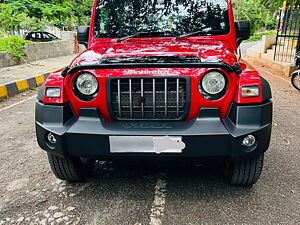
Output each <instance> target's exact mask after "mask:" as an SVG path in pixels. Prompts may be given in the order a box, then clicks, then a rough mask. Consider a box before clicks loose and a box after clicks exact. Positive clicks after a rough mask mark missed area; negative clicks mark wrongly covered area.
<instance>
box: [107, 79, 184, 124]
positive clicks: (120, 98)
mask: <svg viewBox="0 0 300 225" xmlns="http://www.w3.org/2000/svg"><path fill="white" fill-rule="evenodd" d="M187 91H189V90H187V79H185V78H181V77H167V78H166V77H140V78H136V77H134V78H112V79H110V92H111V93H110V94H109V96H110V101H109V102H111V105H110V113H111V115H112V118H114V119H116V120H181V119H184V117H185V115H186V110H187V107H186V106H187V104H188V103H187V102H188V101H187V97H188V94H187Z"/></svg>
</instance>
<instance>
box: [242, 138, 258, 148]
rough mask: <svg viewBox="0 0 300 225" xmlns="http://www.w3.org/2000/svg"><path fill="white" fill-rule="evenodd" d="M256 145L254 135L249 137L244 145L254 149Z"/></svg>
mask: <svg viewBox="0 0 300 225" xmlns="http://www.w3.org/2000/svg"><path fill="white" fill-rule="evenodd" d="M255 143H256V139H255V137H254V136H253V135H248V136H247V137H245V138H244V140H243V145H244V146H246V147H252V146H253V145H254V144H255Z"/></svg>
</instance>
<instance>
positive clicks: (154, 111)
mask: <svg viewBox="0 0 300 225" xmlns="http://www.w3.org/2000/svg"><path fill="white" fill-rule="evenodd" d="M155 116H156V89H155V79H153V119H155Z"/></svg>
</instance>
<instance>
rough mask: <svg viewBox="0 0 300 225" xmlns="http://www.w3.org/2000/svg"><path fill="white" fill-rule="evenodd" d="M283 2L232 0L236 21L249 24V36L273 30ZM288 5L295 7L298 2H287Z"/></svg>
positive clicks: (295, 0) (273, 0)
mask: <svg viewBox="0 0 300 225" xmlns="http://www.w3.org/2000/svg"><path fill="white" fill-rule="evenodd" d="M283 2H284V0H233V8H234V13H235V19H236V20H248V21H250V22H251V34H252V35H254V36H255V34H256V33H257V32H258V31H260V30H274V29H276V25H277V16H278V13H279V9H280V8H282V6H283ZM287 2H288V5H291V6H292V5H297V4H299V3H300V2H299V0H288V1H287Z"/></svg>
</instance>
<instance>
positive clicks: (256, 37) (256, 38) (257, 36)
mask: <svg viewBox="0 0 300 225" xmlns="http://www.w3.org/2000/svg"><path fill="white" fill-rule="evenodd" d="M276 33H277V31H276V30H269V31H265V32H257V33H255V34H254V35H252V36H251V37H250V39H249V40H246V41H245V42H252V41H260V40H261V39H262V36H263V35H274V34H276Z"/></svg>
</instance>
